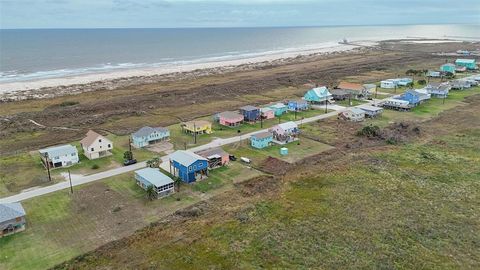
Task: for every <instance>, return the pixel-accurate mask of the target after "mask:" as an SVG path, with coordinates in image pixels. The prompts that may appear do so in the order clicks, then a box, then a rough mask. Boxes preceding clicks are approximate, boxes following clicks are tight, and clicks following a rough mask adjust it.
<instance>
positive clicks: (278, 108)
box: [269, 103, 288, 116]
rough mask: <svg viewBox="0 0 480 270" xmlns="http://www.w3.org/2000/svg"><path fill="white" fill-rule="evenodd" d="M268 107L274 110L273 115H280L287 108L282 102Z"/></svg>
mask: <svg viewBox="0 0 480 270" xmlns="http://www.w3.org/2000/svg"><path fill="white" fill-rule="evenodd" d="M269 108H270V109H272V110H273V111H274V112H275V116H280V115H282V114H284V113H286V112H287V109H288V107H287V105H285V104H283V103H277V104H274V105H271V106H269Z"/></svg>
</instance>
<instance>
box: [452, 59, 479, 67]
mask: <svg viewBox="0 0 480 270" xmlns="http://www.w3.org/2000/svg"><path fill="white" fill-rule="evenodd" d="M455 64H456V65H457V66H460V67H466V68H467V69H477V62H476V61H475V59H457V60H456V61H455Z"/></svg>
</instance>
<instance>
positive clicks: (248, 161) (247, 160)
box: [240, 157, 251, 164]
mask: <svg viewBox="0 0 480 270" xmlns="http://www.w3.org/2000/svg"><path fill="white" fill-rule="evenodd" d="M240 159H241V160H242V161H243V162H245V163H248V164H249V163H250V162H251V160H250V159H249V158H246V157H241V158H240Z"/></svg>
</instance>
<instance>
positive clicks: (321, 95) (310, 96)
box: [303, 86, 332, 103]
mask: <svg viewBox="0 0 480 270" xmlns="http://www.w3.org/2000/svg"><path fill="white" fill-rule="evenodd" d="M303 98H304V99H305V100H306V101H309V102H312V103H320V102H325V101H328V100H331V99H332V94H330V92H329V91H328V88H327V87H325V86H322V87H317V88H313V89H310V90H308V92H307V93H306V94H305V96H304V97H303Z"/></svg>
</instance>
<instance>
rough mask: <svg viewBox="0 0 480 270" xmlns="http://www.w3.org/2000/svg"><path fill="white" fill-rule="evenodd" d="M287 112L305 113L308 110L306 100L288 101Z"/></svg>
mask: <svg viewBox="0 0 480 270" xmlns="http://www.w3.org/2000/svg"><path fill="white" fill-rule="evenodd" d="M288 110H290V111H306V110H308V102H307V101H306V100H302V99H298V100H290V101H288Z"/></svg>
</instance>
